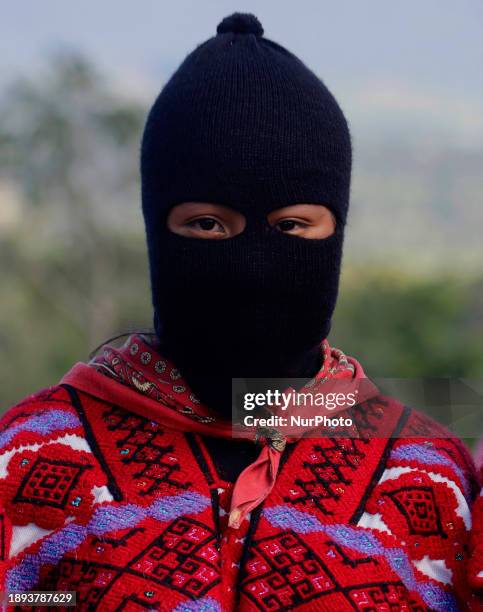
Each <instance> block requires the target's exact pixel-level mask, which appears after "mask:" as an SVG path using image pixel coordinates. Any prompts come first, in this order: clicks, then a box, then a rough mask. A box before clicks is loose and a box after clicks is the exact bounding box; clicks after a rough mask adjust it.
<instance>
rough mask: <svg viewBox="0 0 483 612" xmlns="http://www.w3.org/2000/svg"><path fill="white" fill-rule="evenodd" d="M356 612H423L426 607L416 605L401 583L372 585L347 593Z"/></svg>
mask: <svg viewBox="0 0 483 612" xmlns="http://www.w3.org/2000/svg"><path fill="white" fill-rule="evenodd" d="M347 595H348V596H349V598H350V599H351V601H352V603H353V605H354V606H355V608H356V610H364V612H368V611H374V612H375V611H376V610H387V611H390V610H394V611H396V610H408V611H409V610H411V612H424V611H425V610H427V608H426V606H421V605H420V604H418V603H416V602H415V601H414V599H413V598H412V597H411V594H410V593H409V592H408V591H407V589H406V588H405V587H404V585H403V584H402V583H401V582H395V583H394V582H393V583H389V582H387V583H385V584H373V585H367V586H362V587H359V588H355V589H350V590H349V592H348V593H347Z"/></svg>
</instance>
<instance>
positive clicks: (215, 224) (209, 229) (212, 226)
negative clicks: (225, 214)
mask: <svg viewBox="0 0 483 612" xmlns="http://www.w3.org/2000/svg"><path fill="white" fill-rule="evenodd" d="M185 225H186V226H187V227H189V228H191V229H192V230H193V231H195V232H197V233H199V234H205V235H209V237H210V238H211V237H213V234H218V235H225V234H226V230H225V228H224V226H223V225H222V224H221V223H220V222H219V221H218V220H217V219H214V218H213V217H199V218H198V219H191V220H190V221H188V222H187V223H186V224H185Z"/></svg>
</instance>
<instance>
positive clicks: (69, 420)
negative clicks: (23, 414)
mask: <svg viewBox="0 0 483 612" xmlns="http://www.w3.org/2000/svg"><path fill="white" fill-rule="evenodd" d="M79 425H80V421H79V419H78V418H77V417H76V416H75V414H71V413H70V412H66V411H65V410H47V411H46V412H42V413H41V414H34V415H33V416H31V417H29V418H28V419H26V420H25V421H22V422H21V423H17V424H16V425H12V426H11V427H9V428H8V429H7V430H6V431H4V432H2V433H1V434H0V448H4V447H5V446H7V444H8V443H9V442H10V441H11V440H12V439H13V438H14V437H15V436H16V435H17V434H18V433H20V432H21V431H33V432H35V433H38V434H41V435H44V436H45V435H48V434H50V433H52V432H53V431H58V430H60V429H72V428H74V427H78V426H79Z"/></svg>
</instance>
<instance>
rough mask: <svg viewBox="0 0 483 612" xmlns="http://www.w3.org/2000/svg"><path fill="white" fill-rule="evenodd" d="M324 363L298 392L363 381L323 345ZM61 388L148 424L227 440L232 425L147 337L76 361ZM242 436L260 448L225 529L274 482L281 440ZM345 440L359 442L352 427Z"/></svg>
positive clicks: (265, 434) (267, 434)
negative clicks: (112, 405)
mask: <svg viewBox="0 0 483 612" xmlns="http://www.w3.org/2000/svg"><path fill="white" fill-rule="evenodd" d="M321 349H322V351H323V354H324V360H323V365H322V368H321V370H320V371H319V372H318V374H317V375H316V376H315V377H314V378H313V379H311V380H310V381H308V382H307V383H306V385H305V387H304V388H302V389H300V391H299V392H300V393H303V392H310V393H314V390H315V389H316V388H317V387H318V386H321V385H322V384H323V383H327V381H332V380H333V379H346V380H353V381H355V380H359V379H362V378H365V374H364V371H363V369H362V367H361V366H360V364H359V363H358V362H357V361H356V360H355V359H353V358H351V357H347V356H346V355H344V353H342V351H340V350H339V349H334V348H331V347H330V346H329V344H328V342H327V341H326V340H324V342H323V344H322V347H321ZM61 383H66V384H69V385H72V386H73V387H76V388H77V389H80V390H81V391H84V392H86V393H89V394H90V395H93V396H95V397H97V398H100V399H103V400H105V401H109V402H111V403H115V404H118V405H119V406H122V407H123V408H126V409H127V410H130V411H132V412H135V413H137V414H140V415H142V416H144V417H147V418H149V419H151V420H152V421H158V422H162V423H163V425H164V426H166V427H168V428H171V429H174V430H177V431H190V432H195V433H198V434H201V435H209V436H215V437H223V438H231V437H233V428H232V424H231V422H229V421H226V420H222V419H220V417H219V416H218V415H217V414H216V413H215V412H213V411H212V410H210V409H209V408H208V407H207V406H204V405H203V404H202V403H201V402H200V401H199V400H198V398H197V397H196V396H195V395H194V393H193V392H192V391H191V390H190V388H189V387H188V385H187V383H186V382H185V381H184V380H183V377H182V375H181V373H180V372H179V370H178V369H177V368H176V366H175V364H173V363H171V362H170V361H169V360H168V359H166V358H164V357H163V356H162V355H160V354H159V352H158V351H157V349H156V348H155V347H154V346H153V345H152V344H150V343H149V342H148V340H147V338H146V336H144V335H140V334H133V335H131V336H129V338H128V339H127V340H126V342H125V343H124V345H123V346H122V347H121V348H115V347H114V346H112V345H110V344H106V345H104V346H103V347H102V353H101V354H99V355H97V356H95V357H93V358H92V359H91V361H89V363H82V362H79V363H77V364H75V365H74V366H73V367H72V369H71V370H70V371H69V372H68V373H67V374H66V375H65V376H64V377H63V378H62V380H61ZM243 435H244V437H247V438H251V439H253V440H254V441H255V442H257V443H260V444H261V451H260V454H259V456H258V458H257V459H256V460H255V461H254V462H253V463H252V464H250V465H249V466H248V467H247V468H245V469H244V470H243V471H242V472H241V474H240V475H239V477H238V479H237V481H236V483H235V486H234V490H233V496H232V502H231V510H230V517H229V525H230V527H233V528H235V529H237V528H238V527H239V526H240V524H241V522H242V521H243V519H244V518H245V517H246V515H247V514H248V513H249V512H251V510H253V509H254V508H256V507H257V506H258V505H259V504H261V503H262V502H263V501H264V499H265V498H266V497H267V496H268V495H269V493H270V491H271V490H272V488H273V486H274V484H275V480H276V477H277V473H278V469H279V464H280V458H281V454H282V452H283V450H284V448H285V445H286V442H287V441H288V442H291V441H294V440H293V439H288V440H287V439H286V437H285V436H283V435H282V434H281V433H280V432H278V431H277V430H275V429H264V430H258V431H254V432H253V433H251V432H248V431H245V433H244V434H243ZM345 435H346V436H350V437H358V432H357V429H356V428H355V425H353V426H352V430H351V431H347V430H346V432H345Z"/></svg>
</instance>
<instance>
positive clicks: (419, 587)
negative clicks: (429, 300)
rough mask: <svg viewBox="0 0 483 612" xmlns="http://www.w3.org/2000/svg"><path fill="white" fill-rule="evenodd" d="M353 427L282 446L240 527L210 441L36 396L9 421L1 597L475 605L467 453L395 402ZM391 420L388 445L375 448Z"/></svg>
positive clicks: (203, 603) (87, 606)
mask: <svg viewBox="0 0 483 612" xmlns="http://www.w3.org/2000/svg"><path fill="white" fill-rule="evenodd" d="M353 416H354V418H355V420H356V423H357V427H358V429H359V431H360V432H361V437H360V438H350V439H349V438H342V437H333V438H328V437H324V438H318V439H302V440H300V441H298V442H296V443H294V444H288V445H287V447H286V449H285V451H284V453H283V457H282V462H281V467H280V471H279V475H278V478H277V481H276V484H275V487H274V488H273V490H272V491H271V493H270V495H269V497H268V498H267V499H266V500H265V503H264V504H263V505H262V506H259V507H258V508H256V509H255V510H254V511H253V512H252V513H251V515H250V516H249V517H248V519H247V520H245V521H244V522H243V523H242V525H241V527H240V528H239V529H238V530H234V529H231V528H228V527H227V511H228V509H229V505H230V496H231V491H232V488H233V483H230V482H226V481H224V480H223V479H222V478H221V477H220V476H219V475H218V473H217V471H216V469H215V466H214V464H213V462H212V460H211V457H210V453H209V452H208V450H207V447H206V445H205V443H204V442H203V439H202V438H201V437H200V436H198V435H196V434H190V433H182V432H177V431H171V430H169V429H167V428H166V427H163V423H162V422H157V421H152V420H149V419H147V418H144V417H143V416H141V415H139V414H135V413H133V412H130V411H129V410H126V409H124V408H121V407H119V406H117V405H114V404H112V403H110V402H107V401H104V400H100V399H98V398H96V397H94V396H92V395H90V394H88V393H84V392H81V391H79V390H76V389H74V388H73V387H71V386H69V385H67V384H60V385H56V386H53V387H50V388H48V389H45V390H42V391H40V392H38V393H36V394H34V395H32V396H29V397H27V398H26V399H25V400H23V401H22V402H20V403H19V404H18V405H17V406H15V407H14V408H12V409H10V410H9V411H8V412H7V413H6V415H4V417H3V419H2V421H1V428H0V509H1V513H0V555H1V561H0V568H1V571H0V580H1V583H0V590H3V591H28V590H60V591H63V590H69V591H76V593H77V608H76V609H78V610H86V611H90V610H107V611H110V610H128V611H130V610H132V611H138V610H144V609H148V610H166V611H168V610H174V611H176V612H182V611H183V612H184V611H190V610H203V611H205V612H208V611H210V612H215V611H217V612H218V611H225V610H226V611H229V610H244V611H251V610H264V611H268V610H292V609H297V610H327V611H329V610H330V611H334V610H337V611H339V610H341V611H344V610H354V609H355V610H381V611H383V610H384V611H385V610H401V611H402V610H418V611H422V610H444V611H447V610H459V609H461V610H465V609H472V608H474V609H476V606H477V605H478V604H477V600H476V597H475V595H474V594H472V592H471V585H470V584H469V581H468V575H467V574H468V571H469V567H472V568H473V570H474V568H478V567H480V568H481V546H480V547H479V549H478V550H479V553H478V554H479V555H480V557H479V558H478V559H477V558H475V557H474V558H473V560H472V561H471V565H469V564H468V559H469V555H470V553H471V550H472V549H470V546H473V548H475V550H476V549H477V548H478V546H477V545H476V544H475V543H474V542H473V544H471V543H470V529H471V514H470V507H471V503H472V500H473V499H474V496H475V491H476V486H477V482H476V476H475V472H474V468H473V466H472V463H471V460H470V458H469V455H468V453H467V451H466V449H465V447H464V446H463V444H462V443H460V442H459V441H458V440H456V439H454V438H451V437H449V434H446V432H444V430H442V428H441V427H440V426H439V425H437V424H435V423H434V422H432V421H430V420H429V419H428V418H427V417H425V416H423V415H421V414H420V413H418V412H416V411H413V410H411V409H409V408H407V407H404V406H402V405H401V404H400V403H398V402H396V401H394V400H392V399H390V398H386V397H376V398H372V399H371V400H368V401H367V402H365V404H363V405H361V406H358V407H356V408H355V409H354V411H353ZM382 419H384V420H386V425H385V426H386V427H387V425H388V424H387V420H389V421H390V423H389V425H390V428H391V431H392V437H385V438H378V437H374V436H373V435H372V436H371V435H370V434H371V433H372V434H374V432H377V429H378V426H379V422H380V421H381V420H382ZM396 436H397V437H396ZM233 443H234V444H235V443H236V441H234V442H233ZM473 573H474V575H475V576H476V575H477V574H478V570H476V571H474V572H473ZM18 609H19V610H20V609H23V608H20V607H19V608H18ZM26 609H27V608H26ZM28 609H32V608H28Z"/></svg>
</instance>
